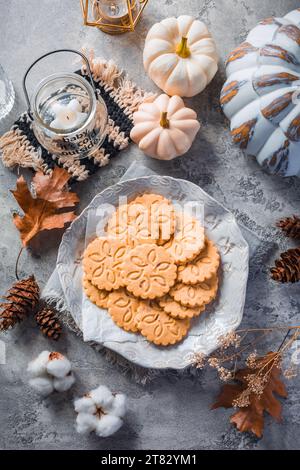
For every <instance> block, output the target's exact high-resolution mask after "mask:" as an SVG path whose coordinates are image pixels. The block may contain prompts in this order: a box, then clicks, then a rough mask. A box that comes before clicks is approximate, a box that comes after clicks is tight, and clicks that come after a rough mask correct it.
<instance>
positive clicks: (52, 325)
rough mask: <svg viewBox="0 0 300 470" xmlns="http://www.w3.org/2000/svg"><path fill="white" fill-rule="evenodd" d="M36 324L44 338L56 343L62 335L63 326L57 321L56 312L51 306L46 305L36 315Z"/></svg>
mask: <svg viewBox="0 0 300 470" xmlns="http://www.w3.org/2000/svg"><path fill="white" fill-rule="evenodd" d="M35 319H36V322H37V324H38V325H39V327H40V330H41V332H42V333H43V335H44V336H46V337H47V338H50V339H54V340H55V341H56V340H58V338H59V337H60V335H61V324H60V323H59V321H58V319H57V313H56V311H55V310H54V309H53V308H52V307H50V306H49V305H44V307H43V308H41V310H39V311H38V313H37V314H36V317H35Z"/></svg>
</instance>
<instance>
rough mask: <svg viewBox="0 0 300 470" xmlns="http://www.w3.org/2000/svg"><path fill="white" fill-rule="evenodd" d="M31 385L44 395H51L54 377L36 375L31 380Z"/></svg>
mask: <svg viewBox="0 0 300 470" xmlns="http://www.w3.org/2000/svg"><path fill="white" fill-rule="evenodd" d="M29 385H30V386H31V387H32V388H34V389H35V390H36V391H37V392H38V393H39V394H40V395H43V396H47V395H50V393H52V392H53V383H52V379H51V378H49V377H35V378H34V379H30V380H29Z"/></svg>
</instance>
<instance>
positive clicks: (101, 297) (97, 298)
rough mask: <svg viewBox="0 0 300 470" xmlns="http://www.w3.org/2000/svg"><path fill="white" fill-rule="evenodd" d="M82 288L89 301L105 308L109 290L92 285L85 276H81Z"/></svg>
mask: <svg viewBox="0 0 300 470" xmlns="http://www.w3.org/2000/svg"><path fill="white" fill-rule="evenodd" d="M83 290H84V292H85V295H86V296H87V297H88V298H89V299H90V301H91V302H93V303H94V304H96V305H97V306H98V307H100V308H107V303H108V295H109V292H108V291H107V290H104V289H102V290H100V289H98V288H97V287H95V286H93V284H92V283H91V281H89V280H88V279H87V277H86V276H84V277H83Z"/></svg>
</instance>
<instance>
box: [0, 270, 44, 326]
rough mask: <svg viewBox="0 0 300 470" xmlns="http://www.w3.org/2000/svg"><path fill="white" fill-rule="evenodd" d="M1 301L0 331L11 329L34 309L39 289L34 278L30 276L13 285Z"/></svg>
mask: <svg viewBox="0 0 300 470" xmlns="http://www.w3.org/2000/svg"><path fill="white" fill-rule="evenodd" d="M3 299H4V302H2V303H1V304H0V308H2V309H3V310H2V312H0V331H1V330H8V329H9V328H12V327H13V326H15V325H16V324H17V323H19V322H21V321H22V320H24V318H25V317H26V316H27V315H29V314H30V313H31V312H33V311H34V310H35V309H36V307H37V305H38V303H39V299H40V288H39V286H38V284H37V282H36V280H35V278H34V276H30V277H29V278H27V279H22V280H21V281H18V282H16V283H15V284H13V286H12V287H11V288H10V289H9V290H8V292H7V294H6V295H5V296H3Z"/></svg>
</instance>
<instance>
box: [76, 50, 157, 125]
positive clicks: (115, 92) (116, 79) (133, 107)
mask: <svg viewBox="0 0 300 470" xmlns="http://www.w3.org/2000/svg"><path fill="white" fill-rule="evenodd" d="M83 53H84V54H85V55H86V56H87V57H88V59H89V63H90V67H91V71H92V75H93V79H94V80H95V82H97V83H99V84H100V85H101V86H102V87H104V89H105V91H107V92H109V94H110V96H111V97H112V98H113V99H114V101H115V102H116V103H117V104H118V106H119V107H120V108H122V109H123V112H124V113H125V114H126V115H127V116H129V117H130V118H132V115H133V113H134V112H135V111H137V109H138V107H139V105H140V104H141V103H143V102H145V101H153V100H154V99H155V97H156V96H157V95H156V94H155V93H151V92H146V91H144V90H143V89H142V88H140V87H138V86H137V85H136V84H135V83H134V82H133V81H131V80H130V79H129V78H128V75H127V74H125V73H124V72H123V71H121V70H120V69H119V68H118V66H117V65H116V64H115V63H114V62H113V61H112V60H109V61H107V60H104V59H101V58H99V57H95V52H94V50H93V49H91V50H89V51H87V50H86V49H83ZM81 72H82V74H84V75H86V74H87V71H86V66H85V65H83V66H82V69H81Z"/></svg>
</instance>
